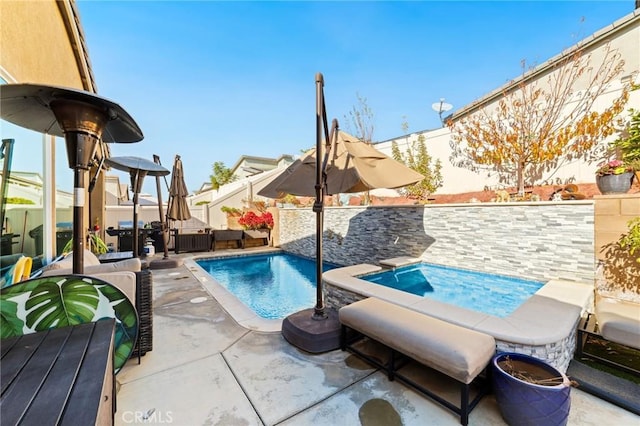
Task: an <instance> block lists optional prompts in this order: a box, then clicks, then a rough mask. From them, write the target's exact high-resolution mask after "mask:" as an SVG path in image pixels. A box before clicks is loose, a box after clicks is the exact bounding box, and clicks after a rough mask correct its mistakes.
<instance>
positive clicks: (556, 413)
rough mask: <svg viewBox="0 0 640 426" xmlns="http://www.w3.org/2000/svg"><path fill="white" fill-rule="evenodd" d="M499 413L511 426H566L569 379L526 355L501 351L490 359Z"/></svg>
mask: <svg viewBox="0 0 640 426" xmlns="http://www.w3.org/2000/svg"><path fill="white" fill-rule="evenodd" d="M491 369H492V373H493V375H492V380H493V390H494V393H495V397H496V401H497V403H498V407H499V408H500V413H501V414H502V417H503V418H504V419H505V420H506V422H507V423H508V424H510V425H519V426H520V425H521V426H526V425H530V426H534V425H535V426H537V425H541V424H545V425H566V424H567V421H568V418H569V409H570V408H571V397H570V392H571V386H572V382H571V381H570V380H569V378H568V377H567V376H566V375H565V374H564V373H562V372H561V371H559V370H557V369H556V368H555V367H553V366H551V365H550V364H548V363H546V362H544V361H542V360H540V359H538V358H534V357H532V356H529V355H524V354H519V353H511V352H504V353H500V354H498V355H496V356H495V357H494V358H493V360H492V365H491Z"/></svg>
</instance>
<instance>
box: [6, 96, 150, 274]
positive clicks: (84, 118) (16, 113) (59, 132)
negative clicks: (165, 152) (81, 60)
mask: <svg viewBox="0 0 640 426" xmlns="http://www.w3.org/2000/svg"><path fill="white" fill-rule="evenodd" d="M0 117H1V118H2V119H4V120H6V121H9V122H11V123H13V124H16V125H18V126H21V127H24V128H27V129H31V130H35V131H37V132H41V133H46V134H49V135H54V136H59V137H64V139H65V142H66V148H67V158H68V161H69V168H71V169H73V170H74V178H73V273H74V274H82V273H83V272H84V266H83V264H84V246H85V241H86V240H85V238H86V232H87V224H86V223H85V215H84V208H85V205H86V194H87V186H88V185H87V172H88V170H89V167H90V165H91V161H92V160H93V157H94V155H95V151H96V148H97V147H98V143H99V141H100V140H102V141H103V142H121V143H130V142H139V141H141V140H142V139H143V137H144V136H143V135H142V130H140V128H139V127H138V125H137V124H136V122H135V121H134V120H133V118H131V116H130V115H129V114H128V113H127V112H126V111H125V110H124V109H123V108H122V107H121V106H120V105H118V104H116V103H115V102H112V101H110V100H108V99H105V98H102V97H100V96H98V95H96V94H95V93H91V92H87V91H83V90H77V89H71V88H65V87H56V86H43V85H37V84H5V85H1V86H0Z"/></svg>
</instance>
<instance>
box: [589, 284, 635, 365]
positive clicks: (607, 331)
mask: <svg viewBox="0 0 640 426" xmlns="http://www.w3.org/2000/svg"><path fill="white" fill-rule="evenodd" d="M587 335H593V336H598V337H600V338H603V339H605V340H608V341H610V342H613V343H617V344H619V345H623V346H628V347H630V348H633V349H638V350H640V304H638V303H633V302H630V301H625V300H620V299H615V298H611V297H605V296H602V295H597V296H596V303H595V310H594V313H593V314H588V315H587V316H586V317H585V318H584V319H583V320H582V324H581V326H580V328H579V329H578V348H577V356H578V357H585V358H592V359H595V360H597V361H600V362H602V363H604V364H609V365H613V366H614V367H617V368H620V369H623V370H626V371H628V372H630V373H632V374H636V375H640V370H636V369H633V368H630V367H627V366H624V365H620V364H617V363H614V362H612V361H610V360H608V359H605V358H602V357H600V356H598V355H595V354H593V353H589V352H585V351H584V349H583V346H584V343H585V342H586V337H587Z"/></svg>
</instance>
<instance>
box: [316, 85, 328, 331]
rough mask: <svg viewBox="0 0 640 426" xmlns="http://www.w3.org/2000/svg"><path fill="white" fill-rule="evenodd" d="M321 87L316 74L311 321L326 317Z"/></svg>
mask: <svg viewBox="0 0 640 426" xmlns="http://www.w3.org/2000/svg"><path fill="white" fill-rule="evenodd" d="M323 86H324V79H323V77H322V74H320V73H318V74H316V185H315V190H316V200H315V203H314V204H313V211H314V212H315V213H316V306H315V308H314V310H313V319H317V320H321V319H325V318H326V317H327V314H326V312H325V310H324V294H323V291H322V287H323V286H322V234H323V231H324V226H323V210H324V206H323V199H324V188H323V184H322V183H323V182H322V181H323V179H322V174H323V173H322V172H323V170H322V159H321V158H320V153H321V152H322V131H323V123H322V121H323V120H322V119H323V110H324V102H323V94H322V91H323Z"/></svg>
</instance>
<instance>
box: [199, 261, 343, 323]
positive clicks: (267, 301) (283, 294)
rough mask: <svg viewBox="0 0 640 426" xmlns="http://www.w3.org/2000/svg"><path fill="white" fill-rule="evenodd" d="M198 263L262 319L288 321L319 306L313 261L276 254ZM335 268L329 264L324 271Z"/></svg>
mask: <svg viewBox="0 0 640 426" xmlns="http://www.w3.org/2000/svg"><path fill="white" fill-rule="evenodd" d="M196 263H197V264H198V265H200V267H202V269H204V270H205V271H206V272H208V273H209V275H211V276H212V277H213V278H214V279H215V280H216V281H217V282H218V283H220V284H221V285H222V286H223V287H224V288H226V289H227V290H229V291H230V292H231V293H233V294H234V295H235V296H236V297H237V298H238V299H240V300H241V301H242V303H244V304H245V305H247V306H248V307H249V308H251V309H252V310H253V311H254V312H255V313H256V314H258V315H259V316H261V317H262V318H268V319H281V318H285V317H287V316H288V315H289V314H292V313H294V312H298V311H301V310H303V309H307V308H312V307H314V306H315V304H316V262H315V261H314V260H309V259H306V258H303V257H299V256H295V255H292V254H285V253H277V254H262V255H254V256H241V257H231V258H221V259H203V260H197V261H196ZM333 268H335V266H334V265H330V264H326V263H325V265H324V267H323V269H324V270H325V271H327V270H329V269H333Z"/></svg>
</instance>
